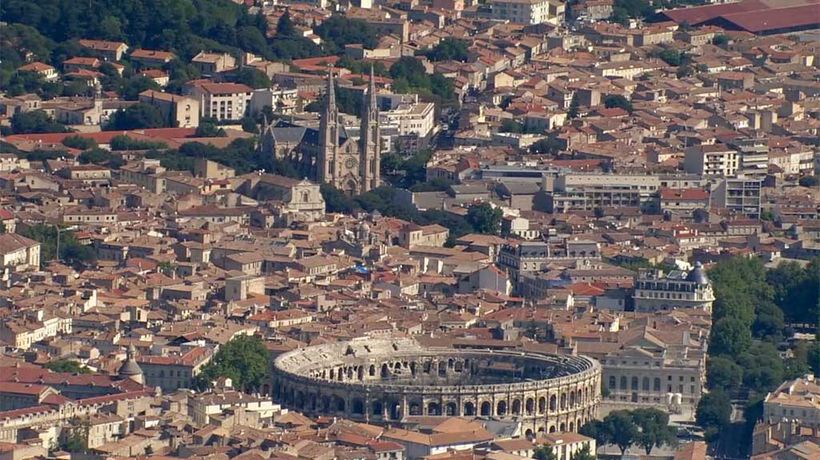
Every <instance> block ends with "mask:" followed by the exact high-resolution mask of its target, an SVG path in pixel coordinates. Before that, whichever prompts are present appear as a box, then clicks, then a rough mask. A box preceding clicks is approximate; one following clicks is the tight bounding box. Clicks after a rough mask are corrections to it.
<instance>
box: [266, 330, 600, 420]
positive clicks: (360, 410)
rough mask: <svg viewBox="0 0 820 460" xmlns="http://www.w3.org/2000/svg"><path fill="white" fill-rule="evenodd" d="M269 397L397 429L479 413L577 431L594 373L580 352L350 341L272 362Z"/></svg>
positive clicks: (595, 397) (591, 411) (595, 390)
mask: <svg viewBox="0 0 820 460" xmlns="http://www.w3.org/2000/svg"><path fill="white" fill-rule="evenodd" d="M272 383H273V396H274V398H275V399H276V400H277V401H278V402H279V403H281V404H282V405H284V406H285V407H288V408H291V409H293V410H297V411H301V412H304V413H307V414H310V415H327V416H340V417H345V418H348V419H351V420H356V421H362V422H367V423H377V424H400V423H401V421H402V419H403V418H404V417H405V416H483V417H494V418H499V419H505V420H516V421H519V422H520V423H521V430H522V433H525V434H526V435H533V434H534V433H535V432H555V431H577V430H578V429H579V428H580V427H581V426H583V424H584V423H586V422H587V421H589V420H591V419H593V418H594V417H595V415H596V414H595V411H596V408H597V406H598V403H599V401H600V399H601V367H600V364H598V362H597V361H595V360H593V359H591V358H587V357H584V356H571V355H548V354H542V353H535V352H530V351H521V350H490V349H478V348H449V347H427V346H423V345H422V344H420V343H419V342H417V341H416V340H414V339H412V338H390V339H372V338H368V339H355V340H353V341H350V342H338V343H333V344H324V345H318V346H313V347H308V348H305V349H301V350H295V351H291V352H288V353H285V354H282V355H280V356H279V357H277V358H276V359H275V361H274V364H273V382H272Z"/></svg>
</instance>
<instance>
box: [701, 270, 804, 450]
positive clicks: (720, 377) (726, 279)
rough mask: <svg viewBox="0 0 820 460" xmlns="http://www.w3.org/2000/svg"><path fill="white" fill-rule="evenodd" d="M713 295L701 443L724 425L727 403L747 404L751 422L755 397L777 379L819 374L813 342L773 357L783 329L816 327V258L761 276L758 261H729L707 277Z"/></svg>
mask: <svg viewBox="0 0 820 460" xmlns="http://www.w3.org/2000/svg"><path fill="white" fill-rule="evenodd" d="M709 276H710V278H711V279H712V283H713V288H714V291H715V297H716V301H715V304H714V306H713V321H714V323H713V326H712V332H711V337H710V342H709V358H708V361H707V386H708V388H709V390H710V393H709V394H708V395H705V396H704V397H703V398H702V399H701V401H700V404H699V406H698V409H697V420H698V423H699V424H701V426H703V427H704V429H705V430H706V434H707V438H708V439H710V440H715V439H717V438H718V437H719V436H720V432H721V430H723V429H725V428H726V427H727V426H728V425H729V423H730V415H731V399H732V396H733V395H734V396H735V397H738V398H745V399H746V400H747V407H746V410H747V417H746V418H747V420H748V421H749V423H750V427H751V424H753V423H754V422H755V421H756V420H757V417H758V416H759V413H760V412H761V410H762V403H761V400H762V398H763V397H764V396H765V395H766V393H767V392H769V391H771V390H773V389H774V388H776V387H777V386H778V385H780V384H781V383H782V382H783V381H784V380H786V379H791V378H795V377H798V376H801V375H803V374H805V373H808V372H811V371H813V372H815V373H817V372H820V343H818V342H813V343H811V344H808V343H799V344H798V345H796V346H795V347H793V348H792V349H790V350H788V351H787V352H786V353H781V352H780V351H778V346H779V345H780V344H781V343H782V341H783V338H784V336H787V335H790V334H791V332H792V331H791V329H790V327H787V326H786V322H789V323H813V322H815V323H816V318H818V317H819V316H820V309H818V308H819V307H818V303H817V292H818V289H820V287H818V286H820V281H819V280H818V278H820V259H815V260H813V261H811V262H810V263H809V264H808V265H807V266H806V267H801V266H800V265H798V264H797V263H794V262H787V263H783V264H780V265H779V266H778V267H777V268H774V269H770V270H767V269H766V267H765V266H764V265H763V262H762V261H761V260H760V259H756V258H754V259H747V258H741V257H737V258H733V259H729V260H726V261H722V262H720V263H718V264H717V265H716V266H715V267H714V268H712V269H711V270H710V272H709Z"/></svg>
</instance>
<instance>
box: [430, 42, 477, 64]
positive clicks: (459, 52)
mask: <svg viewBox="0 0 820 460" xmlns="http://www.w3.org/2000/svg"><path fill="white" fill-rule="evenodd" d="M425 55H426V56H427V59H429V60H431V61H450V60H452V61H466V60H467V58H468V57H469V42H467V41H466V40H460V39H458V38H453V37H447V38H445V39H444V40H442V41H440V42H439V43H438V44H437V45H436V46H435V47H433V49H431V50H430V51H428V52H427V53H425Z"/></svg>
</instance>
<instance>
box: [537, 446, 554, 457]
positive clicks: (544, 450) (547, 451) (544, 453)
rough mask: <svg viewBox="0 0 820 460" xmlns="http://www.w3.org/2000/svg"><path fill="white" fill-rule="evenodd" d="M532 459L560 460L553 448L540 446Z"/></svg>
mask: <svg viewBox="0 0 820 460" xmlns="http://www.w3.org/2000/svg"><path fill="white" fill-rule="evenodd" d="M532 458H534V459H535V460H558V457H556V456H555V453H554V452H553V451H552V448H551V447H549V446H538V447H536V448H535V449H534V450H533V453H532Z"/></svg>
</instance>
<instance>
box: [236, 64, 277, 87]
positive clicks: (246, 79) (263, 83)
mask: <svg viewBox="0 0 820 460" xmlns="http://www.w3.org/2000/svg"><path fill="white" fill-rule="evenodd" d="M234 80H235V81H236V82H237V83H242V84H244V85H248V86H250V87H251V88H254V89H260V88H270V87H271V81H270V78H268V76H267V75H265V73H264V72H261V71H259V70H257V69H254V68H252V67H244V68H242V69H241V70H239V71H238V72H237V73H236V76H235V77H234Z"/></svg>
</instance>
